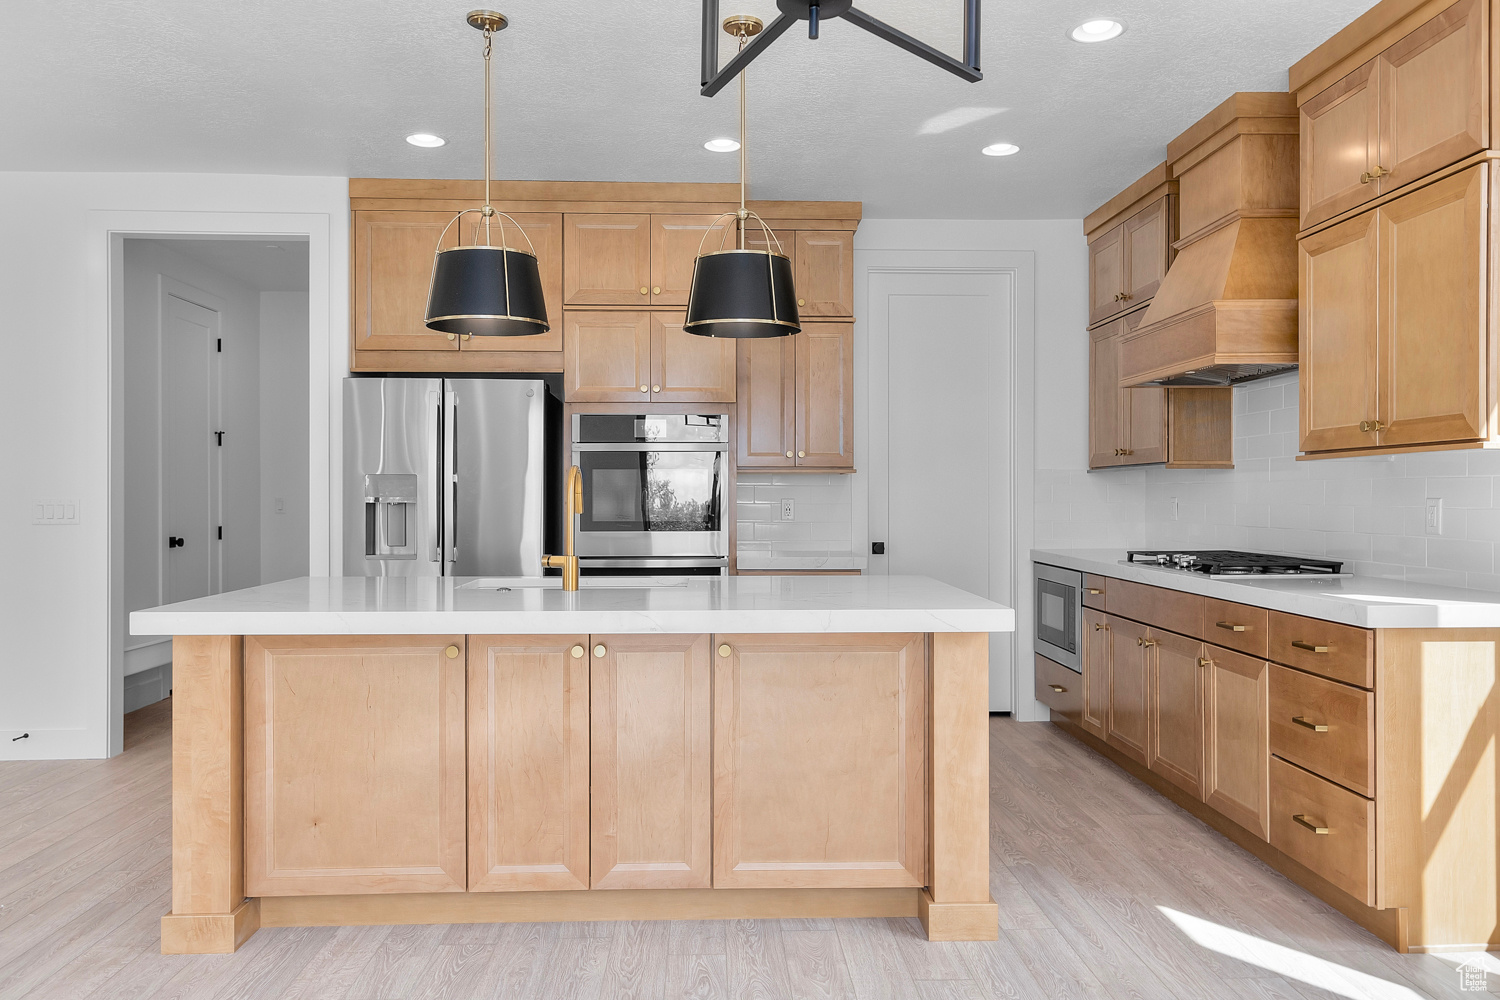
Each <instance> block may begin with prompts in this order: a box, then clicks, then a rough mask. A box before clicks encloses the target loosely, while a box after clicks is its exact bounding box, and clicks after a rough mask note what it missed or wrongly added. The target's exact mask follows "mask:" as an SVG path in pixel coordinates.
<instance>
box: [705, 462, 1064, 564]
mask: <svg viewBox="0 0 1500 1000" xmlns="http://www.w3.org/2000/svg"><path fill="white" fill-rule="evenodd" d="M782 500H791V501H792V505H793V515H794V517H793V520H791V521H783V520H782V519H781V501H782ZM1053 516H1056V515H1055V514H1054V515H1053ZM735 520H736V521H737V529H738V531H739V541H738V548H739V551H740V552H741V553H742V554H743V553H755V554H756V555H757V556H758V557H760V559H758V560H757V565H759V564H760V563H761V562H763V561H764V560H765V557H766V556H769V560H770V563H771V564H774V563H775V561H776V559H777V557H788V558H798V557H805V556H806V555H807V553H810V552H812V553H820V554H827V555H829V556H830V557H834V558H849V557H852V556H855V555H857V553H855V551H854V497H853V488H852V486H851V483H850V477H849V476H841V475H831V474H824V473H801V472H774V473H773V472H758V473H742V474H741V475H740V477H739V482H738V496H737V498H736V503H735Z"/></svg>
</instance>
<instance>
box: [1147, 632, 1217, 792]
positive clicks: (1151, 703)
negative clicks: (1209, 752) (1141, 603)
mask: <svg viewBox="0 0 1500 1000" xmlns="http://www.w3.org/2000/svg"><path fill="white" fill-rule="evenodd" d="M1149 641H1150V642H1151V643H1152V644H1153V645H1151V646H1149V647H1147V652H1148V654H1149V656H1148V659H1149V660H1150V691H1149V694H1148V695H1147V698H1146V704H1147V718H1148V720H1149V733H1150V736H1149V740H1148V743H1147V747H1148V750H1147V766H1148V767H1150V768H1151V770H1153V771H1155V772H1156V773H1157V774H1159V775H1161V776H1162V777H1164V778H1166V779H1167V780H1168V781H1170V782H1172V784H1174V785H1176V786H1177V787H1178V788H1181V789H1182V790H1183V791H1185V792H1187V793H1188V794H1190V795H1193V796H1195V797H1200V796H1201V793H1202V779H1203V671H1204V666H1205V659H1206V658H1205V656H1204V653H1205V649H1204V645H1203V643H1201V642H1199V641H1198V640H1197V639H1189V638H1187V637H1186V636H1181V635H1177V634H1176V633H1174V632H1163V631H1161V630H1159V629H1152V630H1151V633H1150V636H1149Z"/></svg>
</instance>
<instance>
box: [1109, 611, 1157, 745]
mask: <svg viewBox="0 0 1500 1000" xmlns="http://www.w3.org/2000/svg"><path fill="white" fill-rule="evenodd" d="M1105 620H1106V622H1107V623H1108V625H1109V629H1108V631H1107V632H1106V633H1105V634H1106V635H1108V636H1109V728H1108V730H1107V732H1106V733H1105V737H1104V738H1105V740H1106V741H1107V742H1108V743H1109V744H1110V745H1111V746H1113V747H1115V748H1116V749H1117V750H1119V751H1120V752H1121V753H1123V754H1125V755H1126V756H1127V757H1130V758H1132V759H1134V760H1135V761H1137V762H1138V763H1141V764H1144V763H1146V759H1147V749H1146V748H1147V744H1148V740H1149V737H1148V722H1147V714H1146V698H1147V692H1148V689H1149V687H1150V683H1151V658H1150V656H1148V655H1147V654H1148V652H1149V647H1147V646H1146V644H1145V643H1146V640H1147V638H1149V629H1147V628H1146V626H1144V625H1140V624H1137V623H1136V622H1133V621H1129V620H1127V619H1124V618H1116V617H1115V616H1113V615H1109V616H1108V617H1107V618H1106V619H1105Z"/></svg>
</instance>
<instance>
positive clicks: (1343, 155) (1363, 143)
mask: <svg viewBox="0 0 1500 1000" xmlns="http://www.w3.org/2000/svg"><path fill="white" fill-rule="evenodd" d="M1300 116H1301V119H1302V127H1301V133H1302V134H1301V143H1300V150H1299V155H1300V156H1301V158H1302V170H1301V173H1302V194H1301V204H1302V226H1303V228H1304V229H1305V228H1307V227H1308V226H1311V225H1314V224H1316V223H1319V222H1322V221H1323V220H1324V219H1331V218H1333V217H1334V216H1335V215H1338V214H1339V213H1340V212H1346V211H1348V210H1349V209H1351V208H1356V207H1358V206H1359V205H1363V204H1364V203H1365V202H1367V201H1369V200H1370V199H1371V198H1373V197H1375V196H1376V195H1377V194H1379V193H1380V185H1381V181H1380V179H1379V178H1372V177H1371V176H1370V174H1371V173H1372V172H1373V171H1374V170H1375V168H1376V166H1377V164H1378V163H1379V157H1380V87H1379V75H1378V74H1377V73H1376V61H1375V60H1373V59H1372V60H1370V61H1369V62H1367V63H1365V64H1364V65H1363V66H1361V67H1359V69H1356V70H1355V71H1354V72H1352V73H1350V74H1349V75H1348V76H1346V77H1344V78H1343V79H1342V80H1340V81H1339V82H1338V83H1336V84H1334V85H1333V86H1332V87H1329V88H1328V89H1327V90H1325V91H1324V92H1323V93H1321V94H1319V95H1318V96H1316V97H1314V98H1312V99H1311V100H1309V101H1308V102H1306V103H1305V104H1303V105H1302V108H1301V111H1300Z"/></svg>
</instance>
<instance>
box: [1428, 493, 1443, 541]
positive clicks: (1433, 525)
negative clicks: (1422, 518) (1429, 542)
mask: <svg viewBox="0 0 1500 1000" xmlns="http://www.w3.org/2000/svg"><path fill="white" fill-rule="evenodd" d="M1427 533H1428V534H1429V535H1441V534H1442V533H1443V498H1442V497H1428V498H1427Z"/></svg>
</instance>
